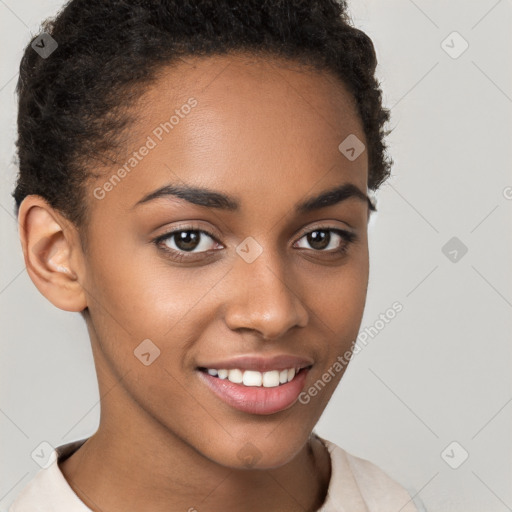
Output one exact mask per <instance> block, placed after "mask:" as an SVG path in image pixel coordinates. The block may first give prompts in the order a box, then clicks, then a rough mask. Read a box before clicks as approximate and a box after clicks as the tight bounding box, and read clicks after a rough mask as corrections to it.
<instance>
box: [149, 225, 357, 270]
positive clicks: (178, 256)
mask: <svg viewBox="0 0 512 512" xmlns="http://www.w3.org/2000/svg"><path fill="white" fill-rule="evenodd" d="M315 231H329V232H332V233H335V234H337V235H339V236H340V237H341V238H342V239H343V240H344V242H345V243H344V244H343V245H342V246H341V247H339V248H338V249H332V250H330V251H326V250H316V249H310V250H311V251H313V252H317V253H326V254H330V255H338V256H341V255H344V254H345V253H346V252H347V251H348V249H349V246H350V245H351V244H352V243H353V242H356V241H357V240H358V236H357V235H356V234H355V233H351V232H350V231H346V230H343V229H339V228H333V227H331V226H316V227H315V228H313V229H310V230H309V231H305V232H302V233H301V235H300V237H299V238H298V240H301V239H302V238H304V237H305V236H307V235H309V234H310V233H314V232H315ZM182 232H194V233H201V234H204V235H207V236H208V237H210V238H211V239H212V240H214V241H215V242H216V243H219V244H220V242H219V241H218V240H217V238H216V237H215V236H214V235H213V234H212V233H210V232H209V231H206V230H204V229H199V228H197V227H194V226H185V227H181V226H180V227H179V228H178V229H175V230H172V231H169V232H168V233H165V234H163V235H160V236H158V237H157V238H155V239H154V240H153V243H154V244H155V245H156V246H157V248H158V249H159V250H161V251H163V252H164V253H166V255H167V256H168V257H170V258H171V259H173V260H175V261H179V262H181V261H183V260H187V259H188V260H189V261H197V258H194V257H192V258H190V256H189V255H199V254H205V253H211V252H212V251H217V250H218V249H213V250H208V251H201V252H199V253H193V252H190V251H177V250H176V249H171V248H169V247H167V246H166V245H165V244H163V242H164V241H165V240H169V239H172V238H173V236H174V235H176V234H178V233H182ZM298 240H297V241H298Z"/></svg>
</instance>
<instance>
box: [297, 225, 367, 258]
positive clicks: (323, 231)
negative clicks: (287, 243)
mask: <svg viewBox="0 0 512 512" xmlns="http://www.w3.org/2000/svg"><path fill="white" fill-rule="evenodd" d="M333 234H334V236H333ZM302 239H304V240H305V242H306V244H309V246H310V247H311V248H312V249H313V250H314V251H316V252H328V253H340V252H346V251H347V250H348V248H349V245H350V244H351V243H352V242H353V241H354V240H356V239H357V235H356V234H355V233H351V232H350V231H345V230H343V229H339V228H332V227H323V226H321V227H316V228H315V229H313V230H309V231H308V232H307V233H305V234H304V235H303V236H302V237H301V238H300V239H299V242H300V240H302ZM299 242H296V243H299ZM301 248H303V249H308V247H301Z"/></svg>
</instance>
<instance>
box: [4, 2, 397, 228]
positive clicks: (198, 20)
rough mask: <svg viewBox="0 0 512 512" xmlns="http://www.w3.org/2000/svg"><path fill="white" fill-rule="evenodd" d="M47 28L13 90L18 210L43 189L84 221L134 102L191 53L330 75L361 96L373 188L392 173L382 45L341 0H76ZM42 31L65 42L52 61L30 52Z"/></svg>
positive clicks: (358, 100) (69, 216)
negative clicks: (102, 166)
mask: <svg viewBox="0 0 512 512" xmlns="http://www.w3.org/2000/svg"><path fill="white" fill-rule="evenodd" d="M41 28H42V32H41V33H40V34H38V35H37V36H34V38H33V39H32V40H31V41H30V43H29V44H28V45H27V47H26V48H25V50H24V54H23V57H22V60H21V63H20V75H19V79H18V83H17V87H16V92H17V93H18V95H19V98H18V138H17V141H16V147H17V156H18V163H19V173H18V177H17V183H16V187H15V190H14V192H13V193H12V196H13V197H14V199H15V202H16V206H15V211H16V215H18V211H19V206H20V204H21V202H22V200H23V199H24V198H25V197H26V196H27V195H29V194H37V195H40V196H42V197H43V198H44V199H46V200H47V201H48V203H49V204H50V205H51V206H52V207H53V208H55V209H56V210H58V211H60V212H61V213H62V214H64V216H65V217H66V218H67V219H68V220H70V221H72V222H73V223H74V224H75V225H76V226H78V227H82V226H84V225H85V224H86V223H87V207H86V202H85V193H86V188H85V187H86V184H87V181H88V178H90V177H91V175H92V172H91V169H92V163H93V161H94V160H95V159H96V160H98V159H100V160H101V159H102V158H103V159H105V158H107V159H108V157H107V156H106V155H108V154H110V152H112V151H115V150H116V147H120V141H121V140H122V139H121V136H120V135H121V134H122V133H123V128H125V127H126V126H129V122H130V117H129V115H128V109H127V107H128V106H129V105H131V104H133V102H134V101H135V100H136V99H137V98H138V97H139V96H140V95H141V93H142V92H143V90H144V87H143V85H144V84H149V83H150V82H151V80H152V79H154V78H155V76H156V75H157V72H158V70H159V69H160V68H161V67H163V66H165V65H168V64H171V63H173V62H176V61H177V59H179V58H183V57H186V56H192V55H193V56H208V55H215V54H223V53H228V52H236V51H243V52H249V53H250V54H252V55H265V56H277V57H285V58H287V59H290V60H293V61H295V62H298V63H299V64H304V65H313V66H315V67H316V68H318V69H325V70H329V71H331V72H333V73H334V74H335V75H336V76H337V77H339V78H340V79H341V80H342V82H343V83H344V84H345V86H347V87H348V90H349V91H350V93H351V94H352V95H353V96H354V98H355V100H356V104H357V107H358V111H359V114H360V117H361V120H362V125H363V129H364V133H365V137H366V143H367V151H368V162H369V164H368V165H369V169H368V188H369V189H371V190H376V189H377V188H378V187H379V186H380V185H381V184H382V183H383V182H384V181H385V180H386V179H387V178H388V177H389V176H390V169H391V165H392V163H393V160H392V159H391V158H390V157H389V156H388V155H387V154H386V144H385V142H384V137H385V136H386V135H388V134H389V133H390V131H389V130H388V131H386V130H385V129H384V125H385V123H386V122H387V121H389V117H390V116H389V110H387V109H385V108H383V106H382V92H381V90H380V84H379V82H378V81H377V79H376V78H375V69H376V66H377V57H376V53H375V49H374V46H373V43H372V41H371V39H370V38H369V37H368V36H367V35H366V34H365V33H364V32H362V31H361V30H359V29H357V28H355V27H353V25H352V23H351V21H350V19H349V15H348V14H347V5H346V2H344V1H341V0H338V1H337V0H192V1H191V0H71V1H69V2H68V3H67V4H65V6H64V7H63V8H62V9H61V10H60V11H59V13H58V14H57V16H56V17H55V18H53V19H52V18H50V19H47V20H46V21H44V22H43V23H42V25H41ZM44 32H45V33H46V34H49V35H50V36H51V37H52V38H53V39H54V40H55V41H56V42H57V44H58V47H57V48H56V49H55V50H54V51H53V53H52V54H51V55H50V56H48V58H42V56H41V55H39V54H38V53H37V52H36V51H34V50H35V49H34V48H33V46H32V45H33V44H35V43H36V42H37V41H36V39H37V37H42V36H41V34H43V33H44ZM45 37H47V36H45ZM39 41H40V39H39Z"/></svg>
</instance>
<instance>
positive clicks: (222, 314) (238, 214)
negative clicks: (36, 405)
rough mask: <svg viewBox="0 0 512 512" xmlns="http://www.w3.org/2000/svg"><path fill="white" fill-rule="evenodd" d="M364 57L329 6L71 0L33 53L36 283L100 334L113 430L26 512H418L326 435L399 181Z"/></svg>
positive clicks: (26, 139) (23, 179)
mask: <svg viewBox="0 0 512 512" xmlns="http://www.w3.org/2000/svg"><path fill="white" fill-rule="evenodd" d="M375 67H376V56H375V52H374V48H373V44H372V42H371V41H370V39H369V38H368V37H367V36H366V35H365V34H364V33H363V32H361V31H359V30H357V29H355V28H353V27H352V26H351V25H350V24H349V21H348V15H347V13H346V5H345V4H344V3H343V2H335V1H334V0H315V1H308V2H304V1H300V0H281V1H275V0H272V1H263V2H261V1H247V0H244V1H242V0H238V1H235V0H232V1H230V2H219V1H214V0H207V1H197V2H194V3H190V2H187V1H183V0H167V1H165V0H153V1H151V0H150V1H143V0H110V1H105V0H101V1H100V0H72V1H71V2H69V3H68V4H67V5H66V6H65V8H64V9H63V10H62V11H61V12H60V13H59V15H58V16H57V17H56V19H55V20H53V21H51V22H47V23H46V24H45V25H44V32H43V33H42V34H41V35H39V36H38V37H36V38H34V40H33V41H32V42H31V44H30V45H28V46H27V48H26V49H25V53H24V56H23V59H22V62H21V67H20V79H19V82H18V89H17V91H18V94H19V117H18V128H19V137H18V141H17V147H18V153H19V161H20V173H19V177H18V182H17V185H16V190H15V191H14V194H13V195H14V198H15V200H16V206H17V214H18V219H19V229H20V239H21V243H22V247H23V253H24V257H25V263H26V267H27V271H28V273H29V275H30V277H31V279H32V280H33V282H34V284H35V285H36V287H37V288H38V289H39V290H40V292H41V293H42V294H43V295H44V296H45V297H46V298H47V299H48V300H49V301H50V302H52V303H53V304H54V305H55V306H56V307H58V308H60V309H63V310H66V311H74V312H80V313H81V315H82V316H83V318H84V320H85V321H86V325H87V328H88V331H89V335H90V339H91V346H92V351H93V355H94V361H95V365H96V370H97V375H98V384H99V391H100V397H101V419H100V425H99V427H98V430H97V431H96V433H95V434H94V435H92V436H91V437H89V438H86V439H81V440H78V441H75V442H73V443H68V444H66V445H62V446H59V447H57V448H56V449H55V451H54V452H52V454H51V457H50V459H49V461H48V464H47V467H46V468H45V469H42V470H41V471H40V472H39V474H38V475H37V476H36V477H35V478H34V480H33V481H32V482H30V483H29V484H28V486H27V487H26V488H25V489H24V490H23V491H22V493H21V494H20V496H19V497H18V499H17V500H16V501H15V503H14V505H13V506H12V508H11V509H10V510H11V512H22V511H24V510H33V507H34V506H35V504H37V506H38V510H52V511H64V510H66V511H70V510H72V511H82V512H85V511H88V510H93V511H105V512H107V511H108V512H114V511H123V512H126V511H138V510H141V511H142V510H151V511H154V512H158V511H160V510H162V511H163V510H165V511H169V510H188V511H195V510H197V511H217V510H224V511H225V510H243V511H247V512H252V511H259V510H265V511H266V510H276V511H316V510H320V511H323V512H327V511H334V510H335V511H342V510H350V511H351V512H356V511H372V512H373V511H389V512H391V511H398V510H401V511H402V512H408V511H414V510H416V507H415V506H414V505H413V503H412V500H411V497H410V496H409V495H408V493H407V492H406V491H405V490H404V488H402V486H401V485H400V484H399V483H397V482H395V481H394V480H392V479H391V478H390V477H389V476H388V475H387V474H386V473H385V472H383V471H382V470H380V469H379V468H378V467H377V466H375V465H373V464H372V463H371V462H369V461H366V460H364V459H360V458H358V457H356V456H354V455H352V454H350V453H348V452H346V451H345V450H344V449H342V448H341V447H339V446H336V445H335V444H334V443H332V442H329V441H328V440H325V439H322V438H320V437H319V436H317V435H316V434H315V433H314V432H313V429H314V427H315V425H316V423H317V421H318V419H319V418H320V416H321V414H322V412H323V411H324V409H325V407H326V405H327V403H328V401H329V399H330V397H331V396H332V394H333V392H334V390H335V389H336V386H337V385H338V383H339V381H340V379H341V377H342V375H343V372H344V371H345V369H346V366H347V364H348V362H349V360H350V356H351V353H352V348H353V344H354V340H355V339H356V337H357V333H358V330H359V328H360V323H361V319H362V315H363V310H364V305H365V300H366V290H367V285H368V273H369V272H368V271H369V256H368V238H367V225H368V221H369V217H370V214H371V212H372V211H374V210H375V206H374V204H373V202H372V201H371V199H370V197H369V194H370V193H371V192H372V191H375V190H377V188H378V187H379V186H380V185H381V184H382V183H383V182H384V181H385V179H386V178H387V177H388V176H389V174H390V166H391V161H390V160H389V159H388V158H387V157H386V155H385V148H386V146H385V144H384V141H383V137H384V136H385V135H386V133H387V132H385V131H384V128H383V127H384V124H385V122H386V121H388V118H389V113H388V111H386V110H385V109H383V107H382V104H381V91H380V89H379V84H378V82H377V80H376V79H375V76H374V72H375Z"/></svg>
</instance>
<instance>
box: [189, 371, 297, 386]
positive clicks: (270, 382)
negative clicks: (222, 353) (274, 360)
mask: <svg viewBox="0 0 512 512" xmlns="http://www.w3.org/2000/svg"><path fill="white" fill-rule="evenodd" d="M199 370H201V371H203V372H207V373H208V375H211V376H212V377H217V378H219V379H227V380H229V381H230V382H233V383H234V384H241V385H243V386H248V387H264V388H274V387H278V386H281V385H283V384H287V383H288V382H291V381H292V380H293V379H294V378H295V375H296V374H297V373H298V372H299V370H300V368H288V369H284V370H281V371H279V370H271V371H268V372H258V371H255V370H245V371H244V370H241V369H239V368H233V369H231V370H226V369H216V368H199Z"/></svg>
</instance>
